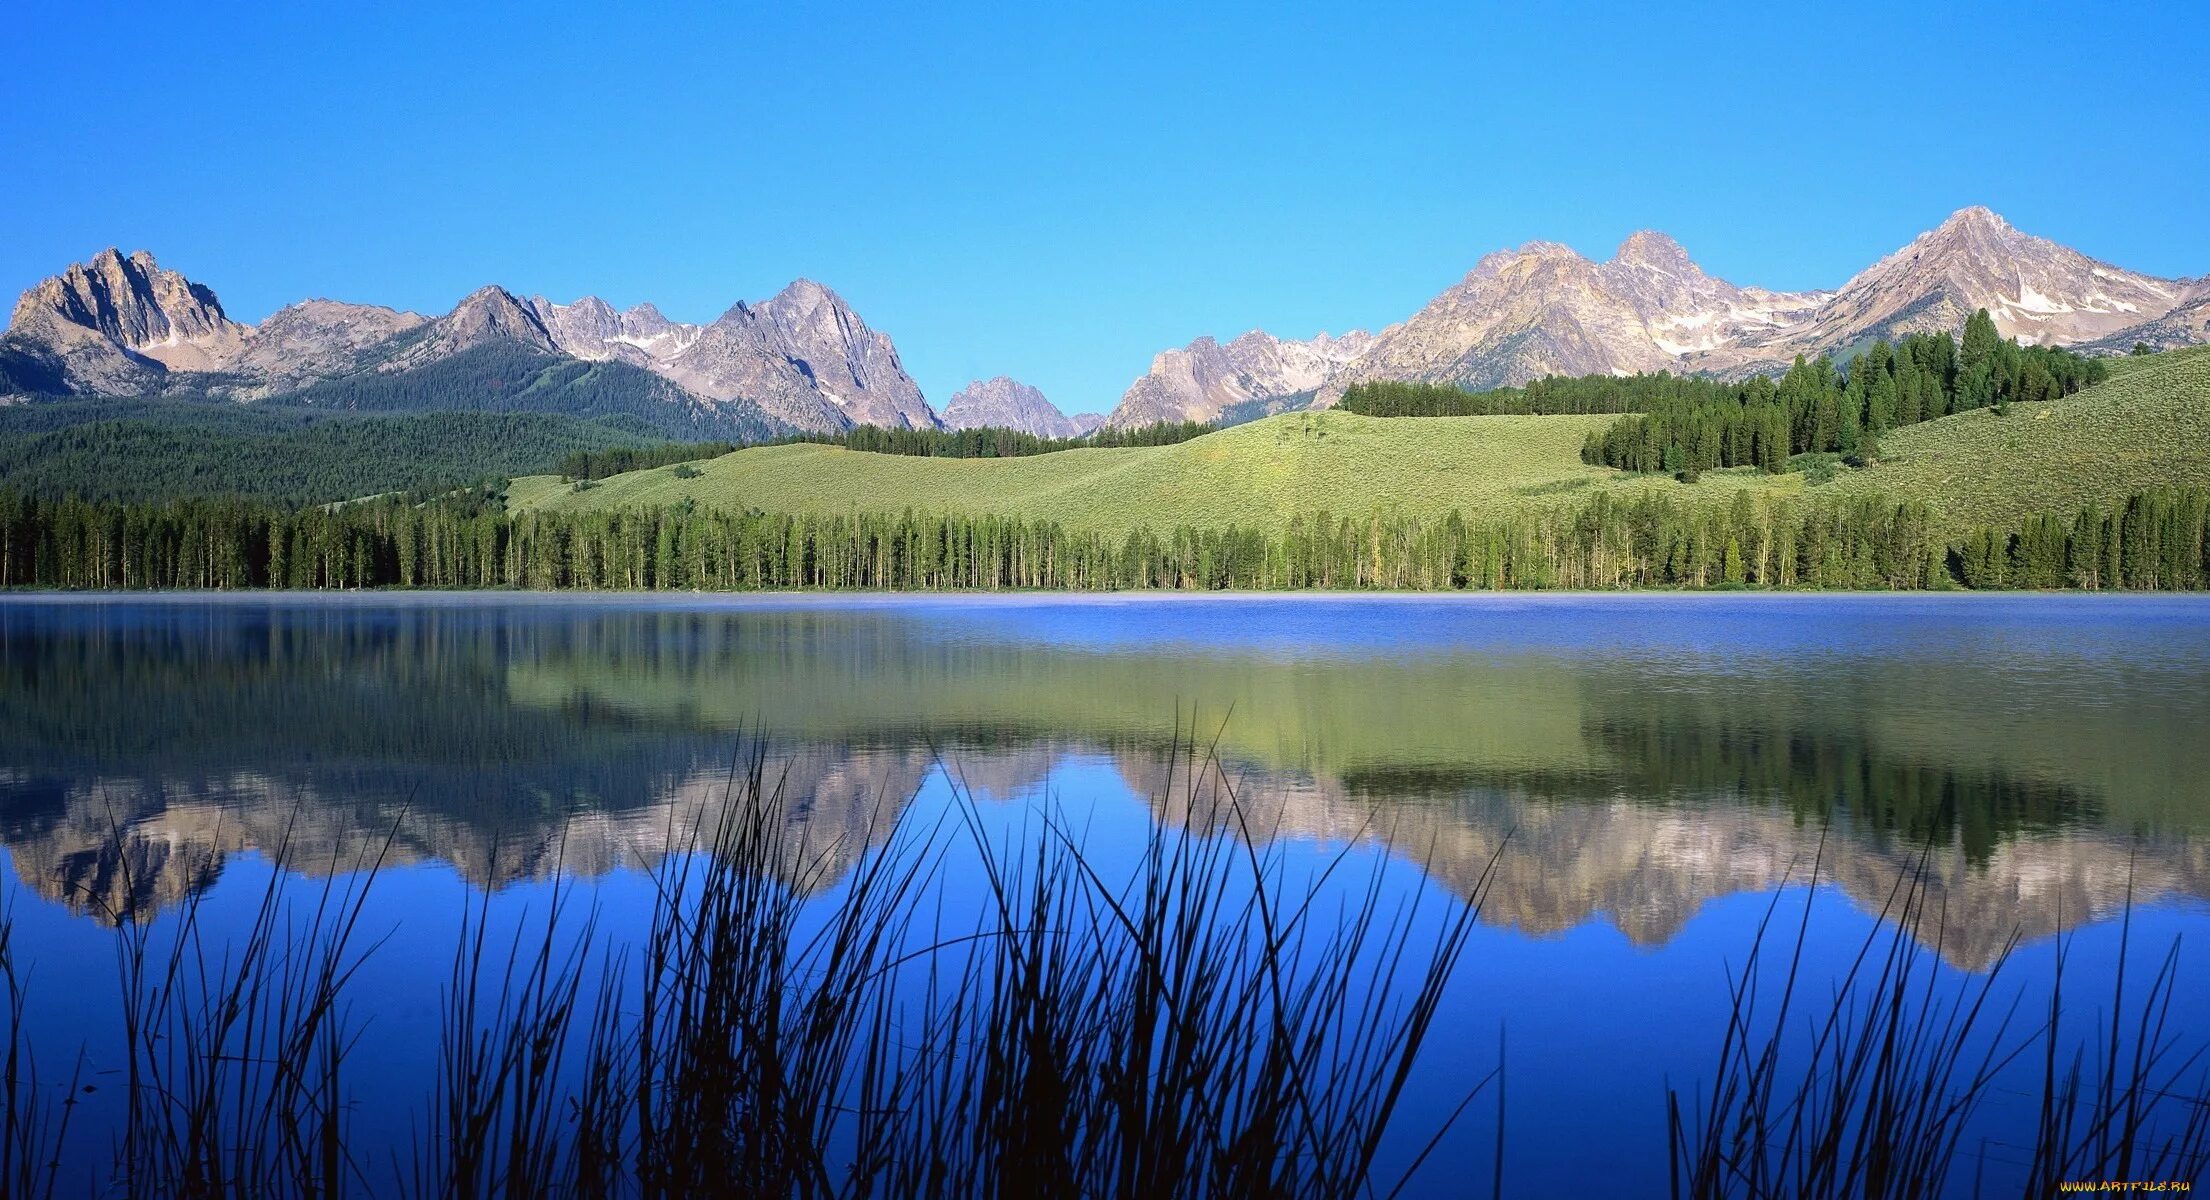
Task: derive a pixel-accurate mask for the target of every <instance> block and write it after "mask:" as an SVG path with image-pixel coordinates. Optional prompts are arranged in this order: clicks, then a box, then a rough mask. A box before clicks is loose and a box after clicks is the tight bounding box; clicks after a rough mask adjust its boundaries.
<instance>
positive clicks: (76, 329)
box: [0, 248, 943, 432]
mask: <svg viewBox="0 0 2210 1200" xmlns="http://www.w3.org/2000/svg"><path fill="white" fill-rule="evenodd" d="M487 346H497V347H505V348H507V349H511V350H515V351H519V352H522V353H526V354H536V355H543V356H547V357H548V358H549V359H552V358H557V359H563V360H576V361H579V362H584V363H604V362H613V363H620V364H622V365H624V366H627V367H634V368H638V369H640V370H642V371H645V372H649V373H650V374H652V375H656V376H658V377H660V379H661V380H663V381H665V385H666V391H667V392H668V393H669V394H670V398H671V400H672V401H673V402H675V403H676V404H677V405H678V406H679V407H683V408H685V409H696V408H701V407H703V408H705V409H717V408H729V409H731V410H732V412H735V413H737V414H738V417H737V419H738V421H739V423H740V424H741V423H742V422H743V421H744V420H746V419H747V418H745V417H743V415H742V414H743V413H758V414H760V415H761V416H762V417H763V418H764V419H765V420H766V421H768V422H770V423H772V424H773V425H777V426H781V427H787V428H792V429H805V430H813V431H817V432H836V431H838V430H842V429H847V428H850V427H852V426H854V425H858V424H875V425H885V426H890V427H906V428H920V429H939V428H942V427H943V424H942V421H941V419H940V418H938V416H937V415H936V412H935V410H934V409H933V408H931V407H930V405H929V403H928V401H927V399H926V398H925V397H924V396H923V395H922V393H921V389H920V386H919V385H918V384H917V383H915V382H914V381H913V379H912V377H911V376H909V375H907V374H906V372H905V368H904V365H903V363H902V361H901V360H900V359H899V357H898V352H897V348H896V346H895V345H894V344H892V342H891V341H890V339H889V337H888V336H887V335H884V334H882V333H880V332H879V331H876V330H874V329H872V328H870V327H869V326H868V325H867V324H866V322H865V321H863V320H862V319H860V317H859V315H858V314H857V313H856V312H854V311H853V310H852V308H851V306H850V305H849V304H847V303H846V302H845V301H844V299H843V298H842V297H841V296H839V295H837V294H836V292H834V291H833V290H831V289H830V288H828V287H826V286H824V285H822V284H820V283H817V282H815V281H813V280H809V279H799V280H795V281H793V282H792V283H791V284H790V285H788V286H786V287H785V288H784V289H783V290H782V291H780V292H778V293H777V294H776V295H774V296H773V297H770V298H769V299H767V300H764V301H761V302H759V303H757V304H748V303H745V302H743V301H739V302H737V303H736V304H733V305H731V306H730V308H729V309H728V310H727V311H725V312H724V313H723V314H722V315H721V316H720V317H719V318H717V319H716V320H715V321H713V322H710V323H708V324H705V325H689V324H684V323H680V322H676V321H671V320H669V319H668V318H667V317H666V316H664V315H663V314H662V313H661V312H660V311H659V309H658V308H656V307H654V306H652V305H651V304H640V305H637V306H634V307H632V308H630V309H627V310H616V309H614V308H613V307H612V306H611V305H609V304H607V303H606V302H605V301H603V300H600V299H598V298H597V297H595V296H585V297H582V298H581V299H578V300H576V301H574V302H573V303H570V304H558V303H554V302H552V301H549V300H547V299H545V298H544V297H542V296H533V297H529V298H527V299H524V298H523V297H521V296H519V295H517V294H516V293H514V292H512V291H510V290H508V289H507V288H505V287H502V286H500V285H498V284H486V285H484V286H482V287H480V288H477V289H476V290H475V291H473V292H470V293H469V294H468V295H467V296H465V297H463V298H462V299H461V300H460V301H459V302H458V303H456V304H455V305H454V306H453V308H452V309H451V310H450V311H448V312H446V313H444V314H441V315H438V316H432V317H424V316H421V315H419V314H416V313H411V312H400V311H397V310H394V309H390V308H384V307H380V306H376V305H366V304H352V303H347V302H342V301H335V300H324V299H315V300H303V301H300V302H298V303H295V304H290V305H287V306H285V307H283V308H281V309H278V310H277V311H276V312H274V313H272V314H270V316H269V318H268V319H267V320H265V321H263V322H262V323H261V324H260V325H258V326H254V325H247V324H243V323H241V322H237V321H234V320H231V319H230V318H229V317H228V316H227V315H226V314H225V313H224V312H223V309H222V305H221V302H220V300H218V299H217V298H216V295H215V292H214V291H213V289H211V288H208V287H206V286H205V285H203V284H199V283H196V282H193V281H192V280H189V279H187V278H186V277H185V276H183V275H182V274H180V273H178V272H176V271H172V270H166V269H164V268H161V267H160V266H159V265H158V264H157V263H156V262H155V260H154V257H153V255H152V254H150V253H148V252H147V251H144V250H140V251H136V252H133V253H132V254H129V255H124V254H123V253H122V252H121V251H120V250H117V249H114V248H110V249H106V250H102V251H100V252H99V253H98V254H95V255H94V256H92V258H91V259H90V260H89V261H87V262H85V263H77V264H72V265H71V266H70V267H68V268H67V269H66V270H64V271H63V272H62V273H61V274H59V275H56V276H53V277H51V278H49V279H46V280H43V281H41V282H39V283H38V284H35V285H33V286H32V287H31V288H29V289H27V290H26V291H25V292H24V293H23V295H22V297H21V298H20V299H19V300H18V301H17V303H16V307H15V310H14V315H13V318H12V319H11V321H10V324H9V326H8V328H7V330H6V331H5V332H4V333H0V397H5V396H10V395H17V396H37V395H61V396H77V397H127V396H145V395H159V394H164V393H170V392H184V393H190V394H211V395H220V396H225V397H228V398H231V399H236V400H242V401H253V400H260V399H264V398H268V397H271V396H291V395H293V394H295V393H296V394H301V395H307V396H309V397H310V400H309V402H312V400H311V397H312V395H313V394H314V393H315V392H316V391H317V389H318V388H319V387H320V386H321V385H326V384H334V383H339V382H342V381H345V380H348V379H358V378H364V377H369V376H375V375H389V374H393V373H403V372H409V371H416V370H422V369H426V368H429V367H431V366H435V365H437V364H440V363H444V362H447V361H449V360H453V359H455V358H458V357H460V356H464V355H467V354H469V353H470V352H471V351H475V350H477V349H479V348H483V347H487ZM650 390H651V389H645V391H646V392H649V391H650Z"/></svg>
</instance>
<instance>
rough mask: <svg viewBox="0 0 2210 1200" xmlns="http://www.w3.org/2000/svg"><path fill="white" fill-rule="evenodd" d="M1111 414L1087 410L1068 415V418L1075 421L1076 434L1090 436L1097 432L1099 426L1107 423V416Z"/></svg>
mask: <svg viewBox="0 0 2210 1200" xmlns="http://www.w3.org/2000/svg"><path fill="white" fill-rule="evenodd" d="M1109 415H1111V414H1108V413H1100V412H1086V413H1076V414H1074V415H1073V416H1071V417H1068V418H1067V419H1068V420H1070V421H1072V422H1074V431H1075V433H1076V434H1078V435H1080V436H1082V437H1088V436H1090V434H1092V433H1095V432H1096V431H1097V430H1098V428H1099V427H1101V426H1103V425H1104V424H1105V418H1106V417H1107V416H1109Z"/></svg>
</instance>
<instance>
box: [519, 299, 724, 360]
mask: <svg viewBox="0 0 2210 1200" xmlns="http://www.w3.org/2000/svg"><path fill="white" fill-rule="evenodd" d="M529 306H530V311H532V312H534V313H535V314H537V319H538V321H539V322H540V323H541V324H543V325H544V326H545V328H546V330H547V331H548V332H550V333H551V334H552V337H553V342H554V343H555V344H556V345H558V346H559V347H560V349H561V352H562V353H564V354H568V355H571V356H573V357H576V358H581V359H585V360H588V361H593V362H598V361H603V360H607V359H613V360H616V361H619V362H626V363H629V364H631V365H632V366H639V367H644V368H646V369H647V370H650V369H652V368H653V366H654V365H655V364H658V363H664V362H666V361H667V360H668V359H670V358H673V357H674V356H676V355H678V354H681V353H682V352H683V351H685V350H688V349H690V347H691V345H692V344H693V343H695V342H696V341H698V334H699V327H698V326H696V325H682V324H678V323H676V322H674V321H670V320H668V319H667V318H666V317H665V316H662V315H661V313H660V310H659V309H657V308H654V307H653V306H652V305H650V304H640V305H638V306H636V307H635V308H632V309H629V310H627V311H617V310H616V309H615V308H614V306H613V305H611V304H608V303H607V302H606V301H604V300H601V299H599V298H598V297H596V296H585V297H584V298H583V299H581V300H578V301H576V302H575V303H574V304H554V303H553V302H551V301H549V300H547V299H545V298H544V297H543V296H537V297H533V298H531V300H530V302H529Z"/></svg>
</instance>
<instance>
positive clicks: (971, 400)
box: [944, 375, 1084, 438]
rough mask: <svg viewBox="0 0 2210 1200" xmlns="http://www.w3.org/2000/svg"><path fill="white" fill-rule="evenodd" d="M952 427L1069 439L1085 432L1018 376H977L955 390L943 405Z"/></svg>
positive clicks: (945, 418) (948, 425)
mask: <svg viewBox="0 0 2210 1200" xmlns="http://www.w3.org/2000/svg"><path fill="white" fill-rule="evenodd" d="M944 424H945V426H946V427H948V428H951V429H981V428H985V427H988V428H995V429H1017V430H1019V431H1021V432H1022V433H1032V434H1035V435H1036V436H1037V437H1051V438H1070V437H1076V436H1079V435H1080V434H1081V433H1083V432H1084V431H1083V430H1082V429H1081V427H1080V426H1078V425H1077V424H1076V423H1075V422H1074V421H1072V420H1070V419H1069V418H1068V417H1067V415H1066V414H1065V413H1063V412H1061V411H1059V407H1058V406H1057V405H1055V404H1053V403H1052V402H1051V401H1049V400H1047V399H1045V398H1044V394H1043V393H1042V392H1040V391H1038V390H1036V389H1035V388H1033V387H1030V386H1029V385H1027V384H1025V383H1022V382H1021V381H1020V380H1018V379H1010V378H1007V377H1006V376H1003V375H999V376H997V377H995V378H992V379H978V380H976V381H974V382H973V383H970V384H968V385H967V386H965V387H963V388H961V389H959V390H958V391H957V392H955V393H953V395H952V398H951V403H949V404H946V405H945V406H944Z"/></svg>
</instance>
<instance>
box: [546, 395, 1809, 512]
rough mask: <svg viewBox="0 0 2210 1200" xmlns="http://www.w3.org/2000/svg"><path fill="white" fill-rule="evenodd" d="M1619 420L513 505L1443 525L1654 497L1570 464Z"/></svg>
mask: <svg viewBox="0 0 2210 1200" xmlns="http://www.w3.org/2000/svg"><path fill="white" fill-rule="evenodd" d="M1616 419H1617V418H1615V417H1608V416H1605V417H1577V416H1576V417H1430V418H1382V417H1361V416H1358V415H1356V414H1353V413H1345V412H1316V413H1304V412H1300V413H1287V414H1283V415H1281V416H1276V417H1268V418H1265V419H1263V420H1259V421H1253V422H1251V423H1249V424H1247V425H1239V426H1236V427H1235V428H1232V429H1224V430H1221V431H1220V432H1218V433H1213V434H1208V435H1206V436H1204V437H1201V438H1197V439H1195V440H1193V441H1188V442H1183V443H1181V444H1179V445H1174V446H1151V447H1138V448H1132V449H1125V450H1066V451H1061V452H1059V453H1056V454H1040V455H1036V456H1033V457H1029V458H1012V459H941V458H912V457H894V456H891V455H882V454H865V453H859V452H855V451H850V450H843V449H837V448H833V447H827V446H807V445H800V446H756V447H752V448H749V449H745V450H739V451H737V452H736V453H734V454H729V455H725V456H723V457H721V458H718V459H714V460H712V461H711V462H706V463H701V464H698V465H697V466H696V467H694V468H693V469H694V470H696V471H697V472H698V475H697V477H696V478H689V479H686V478H683V477H681V476H679V475H678V474H677V473H676V469H675V468H673V467H664V468H660V469H658V470H652V471H640V472H634V473H632V474H628V475H616V476H612V477H610V478H607V479H604V480H601V481H599V483H598V484H597V486H594V487H592V488H590V489H588V490H585V491H576V490H574V488H573V487H572V486H571V485H569V484H568V483H566V482H564V481H562V480H560V479H557V478H552V477H543V476H540V477H534V478H525V479H517V480H515V481H514V483H513V486H512V488H511V489H510V490H509V493H508V494H509V502H510V503H511V504H512V505H514V506H515V507H517V508H523V509H527V508H539V507H542V508H548V509H555V510H575V509H593V508H620V507H651V506H660V505H669V504H675V503H678V502H680V501H682V500H684V499H694V500H696V501H697V502H698V503H699V504H702V505H706V506H710V507H721V508H734V509H746V508H758V509H763V510H767V511H803V512H844V511H848V510H851V509H854V508H860V509H869V510H884V509H888V510H898V509H904V508H912V509H914V510H916V511H922V512H951V513H972V514H983V513H998V514H1007V515H1020V516H1026V517H1044V518H1049V519H1051V520H1055V521H1058V522H1060V523H1062V524H1064V525H1066V526H1068V527H1070V528H1084V529H1101V530H1106V531H1109V532H1120V531H1125V530H1127V529H1130V528H1133V527H1135V526H1138V525H1150V526H1153V527H1171V526H1174V525H1181V524H1189V525H1201V526H1219V525H1228V524H1241V525H1254V524H1256V525H1275V524H1279V523H1282V522H1286V521H1287V520H1288V519H1289V518H1291V517H1293V516H1299V515H1304V516H1310V515H1311V514H1313V513H1316V512H1320V511H1323V510H1324V511H1327V512H1330V513H1334V514H1338V515H1354V514H1355V515H1363V514H1366V513H1368V512H1372V511H1375V510H1380V511H1384V512H1400V513H1404V514H1407V515H1416V516H1439V515H1442V514H1445V513H1448V512H1449V511H1450V510H1452V509H1454V508H1455V509H1458V510H1460V511H1463V512H1466V513H1468V514H1472V513H1478V512H1495V511H1502V510H1516V509H1519V508H1524V507H1527V506H1530V505H1562V504H1570V503H1573V502H1577V501H1578V500H1579V499H1581V498H1583V497H1585V496H1587V495H1589V494H1591V493H1590V489H1591V488H1598V487H1602V488H1611V489H1615V490H1618V491H1621V492H1626V493H1634V492H1642V491H1664V490H1668V489H1679V488H1680V486H1681V485H1679V484H1676V483H1674V482H1673V481H1672V480H1670V479H1663V478H1655V477H1641V478H1637V477H1632V476H1626V475H1622V474H1620V473H1619V472H1617V471H1611V470H1606V469H1604V468H1600V467H1589V466H1585V465H1583V464H1582V462H1581V460H1580V452H1581V439H1582V437H1583V435H1584V434H1585V433H1586V432H1587V431H1588V430H1589V429H1590V428H1592V427H1594V426H1596V425H1600V424H1603V423H1605V422H1607V421H1612V420H1616ZM1802 486H1803V480H1802V479H1801V477H1798V476H1786V477H1780V478H1759V477H1756V476H1751V475H1746V474H1741V475H1727V474H1714V475H1709V476H1706V477H1705V482H1704V483H1702V484H1699V485H1698V490H1697V491H1696V493H1695V494H1697V495H1701V496H1709V497H1712V498H1713V499H1714V501H1715V502H1723V501H1726V500H1729V499H1731V498H1732V496H1733V494H1734V492H1736V491H1738V490H1741V489H1743V488H1750V489H1755V490H1760V491H1775V490H1777V491H1789V492H1792V491H1795V490H1799V489H1800V488H1801V487H1802Z"/></svg>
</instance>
